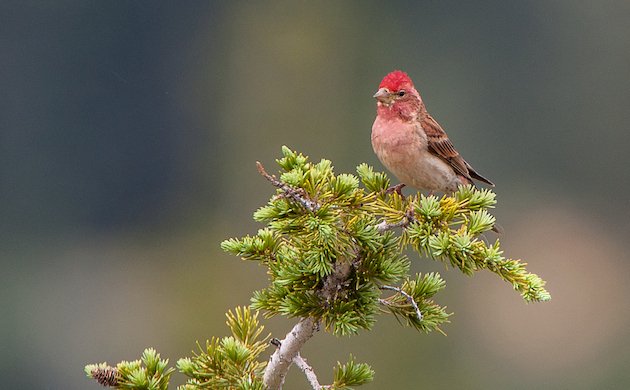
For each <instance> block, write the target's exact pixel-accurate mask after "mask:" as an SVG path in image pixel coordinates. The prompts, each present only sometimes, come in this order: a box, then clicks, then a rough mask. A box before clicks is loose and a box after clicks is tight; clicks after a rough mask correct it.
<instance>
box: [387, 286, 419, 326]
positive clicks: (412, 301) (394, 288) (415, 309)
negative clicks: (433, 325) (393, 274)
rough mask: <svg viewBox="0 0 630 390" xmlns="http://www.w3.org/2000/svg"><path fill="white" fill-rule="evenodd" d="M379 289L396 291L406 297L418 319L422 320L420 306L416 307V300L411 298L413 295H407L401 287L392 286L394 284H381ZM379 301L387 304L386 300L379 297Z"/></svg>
mask: <svg viewBox="0 0 630 390" xmlns="http://www.w3.org/2000/svg"><path fill="white" fill-rule="evenodd" d="M381 290H390V291H396V292H397V293H398V294H400V295H402V296H404V297H405V298H407V302H409V304H410V305H411V306H412V307H413V310H414V311H415V312H416V316H417V317H418V321H422V312H421V311H420V308H419V307H418V304H417V303H416V300H415V299H413V297H412V296H411V295H409V294H408V293H407V292H405V291H403V289H401V288H398V287H394V286H387V285H384V286H381ZM379 302H381V303H384V302H385V303H384V304H385V305H388V304H389V303H386V302H387V301H386V300H384V299H379Z"/></svg>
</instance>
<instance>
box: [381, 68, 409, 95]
mask: <svg viewBox="0 0 630 390" xmlns="http://www.w3.org/2000/svg"><path fill="white" fill-rule="evenodd" d="M378 87H379V88H387V89H389V90H390V91H398V90H399V89H403V88H413V81H411V79H410V78H409V76H407V73H405V72H403V71H402V70H395V71H393V72H391V73H390V74H388V75H387V76H385V77H384V78H383V81H381V84H380V85H379V86H378Z"/></svg>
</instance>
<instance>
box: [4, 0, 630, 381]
mask: <svg viewBox="0 0 630 390" xmlns="http://www.w3.org/2000/svg"><path fill="white" fill-rule="evenodd" d="M629 41H630V2H628V1H624V0H617V1H605V0H604V1H597V2H591V1H568V0H566V1H526V2H506V1H499V0H497V1H482V2H454V1H422V2H415V1H393V2H383V1H381V2H376V1H355V2H351V1H343V2H336V1H329V2H302V1H300V2H290V1H286V2H240V1H232V2H227V1H226V2H206V1H187V2H168V3H164V4H157V3H155V2H137V1H136V2H103V1H58V2H49V1H9V0H5V1H2V2H1V3H0V52H1V56H0V86H1V90H2V93H1V94H0V137H1V139H0V148H1V150H0V161H1V163H0V233H1V234H0V240H1V245H0V251H1V252H0V256H1V257H0V261H1V265H2V271H0V307H1V309H2V311H1V313H2V314H1V315H0V347H1V350H2V353H1V354H0V377H1V378H2V382H3V385H2V387H6V388H21V389H27V388H33V389H36V388H37V389H44V388H45V389H57V388H64V389H97V388H100V386H99V385H98V384H96V382H93V381H89V380H88V379H87V378H85V377H84V374H83V366H84V365H85V364H86V363H95V362H102V361H108V362H110V363H115V362H118V361H120V360H123V359H126V360H130V359H135V358H137V357H138V356H139V355H140V353H141V352H142V350H143V348H145V347H148V346H153V347H155V348H157V349H158V351H160V352H161V353H162V356H163V357H168V358H170V359H171V362H172V363H174V362H175V361H176V360H177V358H178V357H181V356H185V355H189V354H190V351H191V350H192V349H193V348H194V346H195V341H196V340H200V341H202V342H203V341H204V340H205V339H206V338H209V337H211V336H213V335H216V336H223V335H225V334H227V332H228V330H227V327H226V326H225V324H224V322H225V318H224V313H225V311H226V310H227V309H230V308H233V307H234V306H236V305H243V304H247V303H248V301H249V297H250V296H251V293H252V291H253V290H255V289H259V288H262V287H263V286H265V285H266V274H265V270H264V269H263V268H261V267H258V266H257V265H256V264H255V263H247V262H243V261H241V260H239V259H237V258H235V257H232V256H229V255H227V254H224V253H222V252H221V250H220V248H219V243H220V242H221V240H223V239H225V238H228V237H234V236H241V235H244V234H247V233H255V232H256V230H257V229H258V228H260V227H261V225H259V224H257V223H255V222H253V221H252V219H251V214H252V213H253V211H254V210H255V209H256V208H257V207H258V206H260V205H262V204H264V203H265V202H266V201H267V199H268V197H269V196H270V195H271V194H272V193H273V189H272V188H271V187H270V186H269V184H268V183H267V182H266V181H265V180H264V179H262V178H261V177H260V176H259V175H258V174H257V172H256V169H255V166H254V162H255V161H256V160H260V161H262V162H263V163H264V164H265V165H266V166H267V168H268V169H269V170H270V171H271V170H273V169H274V159H275V158H276V157H278V156H279V154H280V147H281V145H283V144H286V145H288V146H290V147H292V148H294V149H297V150H299V151H301V152H303V153H305V154H308V155H310V156H311V158H312V159H313V160H319V159H321V158H328V159H331V160H332V161H333V162H334V164H335V167H336V170H337V172H338V173H341V172H354V168H355V167H356V166H357V165H358V164H359V163H361V162H367V163H369V164H372V165H374V166H375V167H376V168H377V169H383V168H382V166H381V165H380V164H379V162H378V160H377V159H376V157H375V156H374V154H373V152H372V149H371V145H370V129H371V125H372V121H373V119H374V115H375V102H374V100H373V99H372V94H373V93H374V92H375V91H376V89H377V86H378V83H379V82H380V80H381V78H382V77H383V76H384V75H385V74H386V73H387V72H389V71H391V70H393V69H403V70H405V71H407V72H408V73H409V74H410V75H411V77H412V78H413V79H414V81H415V83H416V86H417V87H418V89H419V90H420V92H421V93H422V94H423V97H424V100H425V102H426V104H427V106H428V109H429V111H430V112H431V113H432V114H433V115H434V116H435V117H436V118H437V119H438V121H439V122H440V123H441V124H442V126H443V127H444V128H445V129H446V130H447V131H448V133H449V135H450V137H451V139H452V140H453V142H454V143H455V145H456V147H457V148H458V149H459V151H460V152H461V153H462V154H463V155H464V156H465V158H466V159H467V160H468V161H469V162H471V164H473V165H474V166H475V167H476V168H477V169H478V170H479V171H480V172H481V173H483V174H484V175H486V176H488V177H489V178H491V179H492V180H493V181H495V182H496V183H497V188H496V192H497V194H498V200H499V205H498V208H497V209H496V216H497V217H498V218H499V220H500V221H501V224H502V225H503V227H504V229H505V234H504V235H503V236H502V237H501V241H502V244H503V249H504V250H505V254H506V255H507V256H510V257H516V258H522V259H523V260H524V261H526V262H527V263H528V264H529V269H530V270H531V271H532V272H535V273H538V274H540V275H541V276H542V277H543V278H544V279H546V280H547V281H548V287H549V290H550V292H551V293H552V295H553V300H552V301H551V302H550V303H546V304H530V305H526V304H525V303H523V301H522V300H521V299H520V297H519V296H518V294H517V293H515V292H514V291H512V289H511V287H510V286H509V285H507V284H505V283H504V282H502V281H500V280H498V278H496V277H494V276H493V275H489V274H487V273H483V272H482V273H479V274H477V275H476V276H475V277H473V278H467V277H464V276H461V275H460V274H459V272H458V271H455V270H445V269H444V267H443V266H442V265H441V264H438V263H435V262H432V261H429V260H426V259H420V258H418V256H417V255H411V256H412V258H413V259H414V271H432V270H436V271H440V272H441V273H442V275H443V276H444V277H445V279H446V280H447V283H448V286H447V289H446V290H445V292H444V293H443V294H442V295H440V296H438V297H437V300H438V302H439V303H441V304H444V305H448V308H449V310H451V311H453V312H454V313H455V314H454V316H453V317H452V323H451V324H448V325H446V326H445V327H444V330H445V331H446V332H447V333H448V336H447V337H444V336H442V335H440V334H437V333H436V334H431V335H428V336H426V335H423V334H418V333H416V332H415V331H413V330H411V329H405V328H400V327H399V326H398V324H397V323H396V321H395V320H393V319H392V318H389V317H387V316H381V317H379V319H378V323H377V325H376V327H375V329H374V331H373V332H369V333H365V332H364V333H362V334H360V335H359V336H356V337H351V338H339V339H338V338H335V337H333V336H331V335H328V334H325V333H320V334H318V335H317V336H316V337H315V338H314V339H312V340H311V341H310V342H309V344H308V345H307V347H306V350H305V351H304V355H305V356H306V357H307V358H308V359H309V362H311V363H312V364H313V365H314V366H315V368H316V370H317V371H318V373H319V376H320V381H321V382H323V383H330V380H331V375H332V367H333V365H334V364H335V363H336V361H337V360H346V359H347V357H348V355H349V353H350V352H352V353H353V354H354V355H355V356H356V357H357V360H359V361H365V362H369V363H371V364H372V366H373V367H374V369H375V370H376V378H375V381H374V382H373V383H372V384H370V385H367V386H365V387H364V388H365V389H382V388H396V389H414V388H432V389H506V388H509V389H531V388H545V389H566V388H573V389H594V388H598V389H604V388H605V389H625V388H628V387H630V370H628V365H629V364H630V352H629V350H630V349H629V347H630V310H629V309H630V307H629V306H630V305H629V304H628V295H629V293H630V287H629V285H628V281H629V277H628V276H629V275H630V273H629V271H630V265H629V263H628V260H629V257H630V256H628V251H627V247H626V246H625V245H627V243H628V237H629V233H630V224H629V223H628V219H629V217H630V213H629V212H628V208H629V207H630V195H628V194H629V191H630V180H629V176H630V175H629V174H628V169H627V167H628V165H629V164H630V157H629V155H628V153H627V151H628V148H629V146H630V142H629V141H630V135H629V134H630V132H629V129H630V108H629V107H628V104H629V103H630V42H629ZM265 323H266V325H267V329H268V330H269V331H271V332H273V334H274V336H278V337H282V336H283V334H284V333H285V332H286V331H287V330H288V329H290V327H291V326H292V324H293V323H294V322H293V321H292V320H286V319H284V318H280V319H274V320H271V321H266V322H265ZM183 380H184V379H183V377H182V376H180V375H179V374H177V375H175V376H174V377H173V381H172V383H173V385H176V384H181V383H182V382H183ZM174 387H175V386H173V388H174ZM287 388H288V389H304V388H307V384H306V381H305V380H304V378H303V377H302V375H301V374H300V373H299V372H295V370H294V371H293V372H292V373H291V376H290V378H289V382H288V383H287Z"/></svg>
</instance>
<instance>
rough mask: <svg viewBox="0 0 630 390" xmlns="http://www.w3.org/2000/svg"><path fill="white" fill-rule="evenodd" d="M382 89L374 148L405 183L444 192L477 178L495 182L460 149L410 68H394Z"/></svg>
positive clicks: (378, 94)
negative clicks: (425, 99) (427, 104)
mask: <svg viewBox="0 0 630 390" xmlns="http://www.w3.org/2000/svg"><path fill="white" fill-rule="evenodd" d="M378 88H379V89H378V91H377V92H376V94H374V98H376V101H377V102H376V119H375V120H374V125H372V147H373V148H374V152H375V153H376V155H377V156H378V159H379V160H380V161H381V163H383V165H384V166H385V167H386V168H387V169H388V170H389V171H390V172H391V173H393V174H394V176H396V177H397V178H398V180H400V181H401V182H402V183H403V184H402V185H404V184H407V185H410V186H412V187H414V188H417V189H419V190H427V191H431V192H433V191H439V192H443V193H445V194H450V193H452V192H454V191H456V190H457V187H458V185H460V184H473V179H474V180H478V181H480V182H483V183H486V184H488V185H490V186H493V187H494V184H493V183H492V182H491V181H490V180H488V179H486V178H485V177H483V176H481V175H480V174H479V173H477V171H475V170H474V169H473V167H472V166H470V164H468V163H467V162H466V160H464V159H463V158H462V156H460V155H459V153H458V152H457V150H455V147H454V146H453V143H452V142H451V141H450V140H449V139H448V136H447V135H446V133H445V132H444V130H443V129H442V127H441V126H440V125H439V124H438V123H437V122H436V120H435V119H433V117H432V116H431V115H430V114H429V113H428V112H427V109H426V107H425V106H424V103H423V102H422V98H421V97H420V94H419V93H418V91H417V90H416V88H415V87H414V85H413V82H412V81H411V79H410V78H409V76H408V75H407V73H405V72H402V71H400V70H395V71H393V72H391V73H389V74H388V75H387V76H385V78H383V81H381V84H380V85H379V86H378ZM400 188H401V187H398V190H400Z"/></svg>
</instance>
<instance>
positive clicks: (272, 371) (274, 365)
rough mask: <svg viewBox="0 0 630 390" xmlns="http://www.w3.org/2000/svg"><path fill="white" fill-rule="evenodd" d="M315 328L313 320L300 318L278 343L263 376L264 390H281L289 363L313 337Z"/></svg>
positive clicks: (315, 321)
mask: <svg viewBox="0 0 630 390" xmlns="http://www.w3.org/2000/svg"><path fill="white" fill-rule="evenodd" d="M317 327H318V326H317V320H316V319H315V318H312V317H307V318H302V319H301V320H300V322H298V323H297V324H296V325H295V326H294V327H293V329H291V332H289V333H288V334H287V336H286V337H285V338H284V340H282V341H281V342H279V344H280V346H279V347H278V349H276V351H275V352H274V353H273V355H271V357H270V358H269V364H268V365H267V368H266V369H265V375H264V376H263V382H264V384H265V388H266V389H269V390H279V389H281V388H282V384H283V383H284V378H285V377H286V376H287V372H288V371H289V367H290V366H291V363H293V361H294V359H295V357H296V356H297V355H298V353H299V351H300V349H301V348H302V346H303V345H304V343H306V342H307V341H308V339H310V338H311V337H313V334H314V333H315V330H316V329H317ZM274 345H275V344H274Z"/></svg>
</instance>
